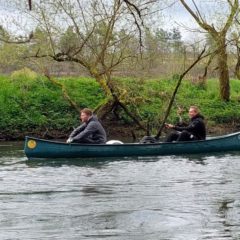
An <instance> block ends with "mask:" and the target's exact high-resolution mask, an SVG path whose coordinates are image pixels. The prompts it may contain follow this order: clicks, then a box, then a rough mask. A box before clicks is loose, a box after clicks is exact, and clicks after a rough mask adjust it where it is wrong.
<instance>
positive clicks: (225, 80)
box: [217, 37, 230, 101]
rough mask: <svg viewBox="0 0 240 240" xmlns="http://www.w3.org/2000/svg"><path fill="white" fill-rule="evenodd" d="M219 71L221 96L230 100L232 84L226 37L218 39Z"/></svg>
mask: <svg viewBox="0 0 240 240" xmlns="http://www.w3.org/2000/svg"><path fill="white" fill-rule="evenodd" d="M217 60H218V71H219V85H220V97H221V99H222V100H224V101H229V98H230V84H229V71H228V64H227V46H226V44H225V37H224V38H222V39H220V40H218V55H217Z"/></svg>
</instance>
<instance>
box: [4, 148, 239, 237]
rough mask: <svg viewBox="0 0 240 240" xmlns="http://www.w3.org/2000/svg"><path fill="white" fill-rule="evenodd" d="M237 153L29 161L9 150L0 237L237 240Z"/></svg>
mask: <svg viewBox="0 0 240 240" xmlns="http://www.w3.org/2000/svg"><path fill="white" fill-rule="evenodd" d="M0 151H1V150H0ZM6 152H7V154H6ZM4 154H5V155H4ZM239 158H240V155H238V154H233V155H231V154H226V155H219V156H214V155H201V156H196V155H195V156H183V157H176V156H166V157H152V158H150V157H139V158H135V159H132V158H131V159H128V158H125V159H114V161H109V160H108V161H101V162H95V163H87V162H83V163H79V162H77V161H72V162H69V161H67V160H66V161H62V162H57V161H55V162H49V163H47V162H42V163H38V162H35V163H31V162H28V161H26V158H25V156H24V155H23V152H22V151H18V150H16V151H13V152H9V151H5V152H4V153H2V154H1V155H0V182H1V184H0V200H1V205H0V212H1V218H0V219H1V221H0V239H44V238H45V239H50V238H51V239H103V238H104V239H111V240H115V239H116V240H122V239H129V240H132V239H144V240H145V239H156V240H159V239H160V240H161V239H164V240H165V239H177V240H194V239H196V240H201V239H210V240H211V239H214V240H220V239H223V240H230V239H231V240H233V239H240V226H239V219H240V203H239V199H240V189H239V184H240V175H239V172H240V161H239Z"/></svg>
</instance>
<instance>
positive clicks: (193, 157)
mask: <svg viewBox="0 0 240 240" xmlns="http://www.w3.org/2000/svg"><path fill="white" fill-rule="evenodd" d="M225 156H228V157H229V156H239V157H240V152H239V151H237V152H219V153H207V154H183V155H167V156H134V157H107V158H106V157H105V158H99V157H96V158H72V159H66V158H62V159H61V158H59V159H50V158H48V159H34V160H26V161H25V163H26V165H27V166H28V167H42V166H48V167H49V166H50V167H62V166H64V165H69V166H71V165H74V166H79V167H93V168H101V167H104V166H106V165H108V164H109V163H112V162H119V161H121V162H156V161H161V160H164V161H166V160H168V158H169V160H173V161H174V160H176V161H181V160H185V161H186V160H187V161H189V162H194V163H196V164H201V165H206V164H208V161H209V159H211V158H212V157H214V158H224V157H225Z"/></svg>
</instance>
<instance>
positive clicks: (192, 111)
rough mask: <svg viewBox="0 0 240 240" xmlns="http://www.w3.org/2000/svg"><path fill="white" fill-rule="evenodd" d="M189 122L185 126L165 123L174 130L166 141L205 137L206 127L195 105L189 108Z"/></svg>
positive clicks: (191, 139)
mask: <svg viewBox="0 0 240 240" xmlns="http://www.w3.org/2000/svg"><path fill="white" fill-rule="evenodd" d="M188 114H189V118H190V123H189V125H187V126H183V127H181V126H175V125H172V124H166V127H167V128H170V129H174V130H176V131H175V132H173V133H171V134H170V135H169V136H168V137H167V139H166V142H172V141H194V140H205V139H206V127H205V123H204V117H203V116H202V115H201V114H200V113H199V109H198V107H196V106H191V107H190V108H189V112H188Z"/></svg>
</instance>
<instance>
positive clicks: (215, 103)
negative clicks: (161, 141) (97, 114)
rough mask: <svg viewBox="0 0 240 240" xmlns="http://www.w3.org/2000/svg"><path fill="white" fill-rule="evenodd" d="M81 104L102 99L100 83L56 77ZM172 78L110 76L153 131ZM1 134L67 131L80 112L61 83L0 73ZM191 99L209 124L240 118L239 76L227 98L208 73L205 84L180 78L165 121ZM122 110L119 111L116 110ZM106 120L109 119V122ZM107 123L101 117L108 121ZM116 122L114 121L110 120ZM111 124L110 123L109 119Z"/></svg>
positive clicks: (231, 122)
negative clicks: (224, 98)
mask: <svg viewBox="0 0 240 240" xmlns="http://www.w3.org/2000/svg"><path fill="white" fill-rule="evenodd" d="M58 81H59V82H60V83H61V84H64V86H65V87H66V90H67V93H68V94H69V96H70V97H71V98H72V100H73V101H75V102H76V103H77V105H78V106H79V108H83V107H90V108H95V107H96V106H98V105H99V104H101V103H102V102H104V101H105V97H104V94H103V92H102V90H101V89H100V88H99V85H98V84H97V83H96V81H95V80H94V79H91V78H61V79H58ZM176 81H177V80H176V79H149V80H139V79H127V78H125V79H114V85H115V88H116V90H117V92H118V94H119V95H120V96H121V97H120V98H121V100H122V101H123V102H124V103H125V104H126V105H127V106H128V108H129V109H130V110H131V111H132V113H134V114H135V115H137V116H138V117H139V119H141V121H142V122H143V123H144V124H147V122H149V125H150V128H151V129H152V132H153V133H154V132H156V130H157V129H158V127H159V123H160V122H161V119H162V118H163V115H164V113H165V110H166V108H167V105H168V102H169V99H170V97H171V94H172V92H173V90H174V88H175V85H176ZM0 83H1V88H0V104H1V108H0V138H2V139H21V138H22V137H23V136H24V135H26V134H31V135H41V136H43V137H48V136H53V137H54V134H55V133H56V134H55V135H57V136H58V137H65V136H66V135H67V134H68V133H69V132H70V131H71V130H72V127H73V126H77V125H78V124H79V120H78V114H77V112H76V110H75V109H73V108H72V107H71V106H70V104H69V102H68V101H66V99H65V98H64V97H63V94H62V90H61V88H60V87H59V86H57V85H54V84H53V83H51V82H50V81H49V80H47V79H45V78H43V77H40V76H37V75H36V74H34V73H33V74H32V75H31V74H28V75H27V76H26V75H24V74H22V73H20V74H19V73H18V74H15V75H14V74H13V75H12V76H11V77H10V76H7V77H6V76H1V77H0ZM189 105H198V106H199V107H200V109H201V111H202V113H203V115H205V116H206V121H207V124H208V128H209V129H211V127H213V126H216V125H218V126H223V127H224V126H226V127H229V126H232V127H236V125H239V124H240V111H239V107H240V81H238V80H234V79H232V80H231V101H230V102H222V101H221V100H220V99H219V90H218V81H217V80H216V79H209V80H208V81H207V83H206V85H205V86H202V85H199V84H193V83H191V82H190V81H187V80H185V81H183V83H182V85H181V87H180V89H179V92H178V95H177V97H176V101H175V103H174V106H173V109H172V111H171V114H170V116H169V119H168V121H169V122H175V121H177V116H176V109H177V107H178V106H182V107H184V109H185V110H186V112H185V113H184V115H183V117H184V118H186V119H187V118H188V116H187V109H188V107H189ZM120 114H121V112H120ZM123 122H124V123H125V126H126V123H127V124H129V126H130V125H131V126H132V123H131V121H130V119H129V118H128V117H126V116H123V117H122V118H121V119H120V120H119V124H121V123H123ZM108 123H109V122H108ZM108 123H106V122H105V123H103V124H104V125H105V126H106V127H108ZM114 124H116V122H115V123H114ZM109 127H113V125H109Z"/></svg>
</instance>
